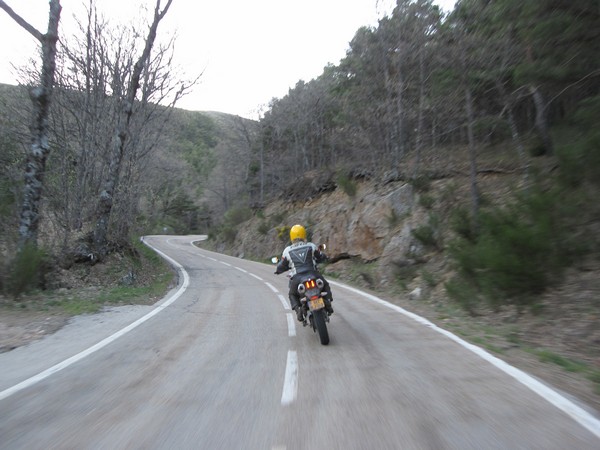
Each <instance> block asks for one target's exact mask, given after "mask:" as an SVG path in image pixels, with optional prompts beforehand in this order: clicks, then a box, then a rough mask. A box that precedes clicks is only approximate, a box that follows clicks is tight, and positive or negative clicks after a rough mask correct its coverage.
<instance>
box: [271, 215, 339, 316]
mask: <svg viewBox="0 0 600 450" xmlns="http://www.w3.org/2000/svg"><path fill="white" fill-rule="evenodd" d="M290 240H291V241H292V245H289V246H287V247H286V248H285V250H284V251H283V255H282V257H281V261H279V264H277V270H276V271H275V273H276V274H280V273H283V272H285V271H286V270H290V271H291V274H292V277H291V278H290V285H289V289H290V292H289V297H290V305H291V307H292V309H293V310H294V311H296V317H297V318H298V321H299V322H303V321H304V314H303V312H302V308H301V305H300V296H299V295H298V285H299V284H300V279H301V278H302V277H300V276H299V275H303V274H307V273H311V272H312V273H315V274H316V275H317V276H319V277H320V278H321V279H322V280H323V283H324V287H323V289H324V290H325V291H326V292H327V296H326V297H325V310H326V311H327V312H328V313H329V314H333V308H332V307H331V302H332V301H333V296H332V295H331V288H330V287H329V283H328V282H327V280H326V279H325V278H324V277H323V275H321V274H320V273H319V272H318V270H317V263H320V262H323V261H325V260H326V259H327V256H326V255H325V254H324V253H323V252H322V251H321V250H322V248H321V247H320V246H319V247H317V246H316V245H315V244H313V243H312V242H307V241H306V229H305V228H304V227H303V226H302V225H294V226H293V227H292V228H291V229H290Z"/></svg>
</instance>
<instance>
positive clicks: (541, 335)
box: [207, 146, 600, 410]
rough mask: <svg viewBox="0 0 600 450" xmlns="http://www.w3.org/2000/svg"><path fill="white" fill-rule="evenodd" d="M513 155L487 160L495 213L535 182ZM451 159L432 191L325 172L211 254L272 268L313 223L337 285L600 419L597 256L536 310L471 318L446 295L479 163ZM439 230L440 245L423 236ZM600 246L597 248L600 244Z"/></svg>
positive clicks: (594, 216) (488, 308) (488, 309)
mask: <svg viewBox="0 0 600 450" xmlns="http://www.w3.org/2000/svg"><path fill="white" fill-rule="evenodd" d="M512 152H513V150H512V149H511V148H510V146H506V147H502V146H495V147H488V148H484V149H482V151H480V153H479V155H478V156H479V163H480V164H479V175H478V186H479V188H480V190H481V193H482V197H483V198H485V199H486V202H487V203H489V204H490V205H495V206H499V205H502V204H506V203H508V202H509V201H510V200H511V198H512V196H513V194H512V193H513V192H514V191H515V187H516V186H520V185H521V186H522V185H523V183H524V174H525V171H524V170H523V168H521V167H519V166H518V164H516V163H515V158H514V157H513V155H512ZM449 155H451V156H449V157H448V158H440V157H439V155H437V154H436V153H435V152H432V153H430V154H429V155H428V156H429V157H428V158H426V160H427V168H428V169H427V173H428V174H429V181H428V183H427V185H426V186H423V185H415V183H414V182H413V183H412V184H411V183H409V182H407V181H404V180H402V179H401V178H402V173H400V174H395V177H393V176H391V174H390V175H389V177H388V179H385V177H381V178H379V179H375V178H369V177H368V176H365V175H364V174H363V176H361V177H360V178H359V179H353V180H351V182H349V181H348V180H345V181H344V182H343V183H341V182H340V181H339V177H338V181H337V182H336V181H335V176H334V175H332V174H330V173H329V174H328V173H326V172H321V173H316V172H315V173H309V174H305V176H304V177H303V178H302V179H301V180H300V181H299V183H298V184H294V185H293V187H290V189H288V190H287V191H286V190H284V192H282V194H281V196H280V198H279V199H278V200H277V201H275V202H273V203H271V204H269V205H268V206H267V207H266V208H265V209H264V210H263V211H261V212H259V213H258V214H255V215H254V217H253V218H252V219H250V220H248V221H245V222H241V223H239V224H238V225H237V226H236V230H237V234H236V235H235V237H233V238H229V240H228V241H225V240H222V239H218V238H215V239H213V240H212V241H211V242H209V243H208V244H207V245H209V246H210V248H213V249H215V250H218V251H221V252H226V253H229V254H231V255H234V256H238V257H244V258H251V259H258V260H267V259H268V258H269V257H270V256H272V255H276V254H279V253H280V252H281V251H282V249H283V247H284V246H285V245H286V242H287V230H288V229H289V227H290V226H291V225H293V224H294V223H302V224H305V225H307V226H308V230H309V233H310V235H311V239H312V240H313V241H314V242H317V243H326V244H327V247H328V250H327V252H328V254H329V256H330V258H331V260H332V261H335V262H332V263H330V264H327V265H326V266H325V267H324V273H325V274H326V275H327V276H329V277H331V278H333V279H338V280H341V281H347V282H349V283H352V284H354V285H358V286H361V287H363V288H364V289H366V290H368V291H370V292H373V293H376V294H377V295H379V296H382V297H383V298H385V299H387V300H389V301H391V302H393V303H395V304H398V305H400V306H402V307H404V308H406V309H407V310H409V311H413V312H416V313H418V314H421V315H423V316H425V317H426V318H428V319H429V320H431V321H432V322H434V323H436V324H437V325H439V326H441V327H443V328H445V329H448V330H450V331H452V332H454V333H456V334H458V335H459V336H461V337H463V338H464V339H466V340H468V341H470V342H472V343H474V344H476V345H479V346H481V347H483V348H484V349H486V350H488V351H490V352H491V353H492V354H494V355H496V356H498V357H500V358H502V359H504V360H506V361H507V362H509V363H511V364H514V365H516V366H517V367H520V368H522V369H523V370H525V371H527V372H529V373H531V374H533V375H535V376H537V377H539V378H540V379H542V380H545V381H547V382H548V383H550V384H552V385H553V386H555V387H557V388H559V389H562V390H564V391H566V392H569V393H571V394H573V395H575V396H576V397H578V398H580V399H582V400H584V401H585V402H586V403H587V404H588V405H590V406H592V407H594V408H595V409H597V410H600V325H599V322H598V312H599V306H600V305H599V304H598V299H599V298H600V297H599V294H600V277H598V274H599V271H600V263H599V261H600V258H599V253H598V252H597V248H598V247H597V245H596V244H594V246H593V248H594V250H593V251H591V252H588V253H586V254H585V255H584V256H582V257H581V258H580V259H578V260H576V261H575V262H574V264H572V265H570V266H569V267H568V268H566V269H565V271H564V272H563V273H562V275H561V276H560V277H559V278H557V279H556V280H555V281H553V282H552V283H551V285H550V286H549V287H548V288H547V289H545V290H544V291H543V292H541V293H539V294H537V296H536V298H535V299H534V301H532V302H531V306H530V307H526V308H520V307H518V306H517V305H515V304H504V305H499V306H496V307H493V306H492V305H490V304H488V303H486V302H480V303H477V304H476V305H474V306H473V307H472V308H471V311H470V314H469V312H468V310H467V309H465V308H464V305H463V306H461V304H460V302H458V301H456V300H454V299H451V298H449V296H448V292H447V283H448V282H449V281H450V280H452V279H453V277H454V276H455V275H456V272H457V268H456V263H455V261H453V259H452V257H451V255H450V254H449V251H448V248H449V247H450V246H451V245H452V242H453V239H455V233H454V232H453V230H452V229H451V228H452V227H451V217H452V212H453V211H456V210H457V209H460V208H461V207H462V206H464V205H468V203H469V195H470V183H469V177H468V165H467V163H466V161H467V160H468V158H465V157H464V155H462V154H461V151H460V150H459V149H456V151H455V152H453V153H450V154H449ZM408 167H410V164H407V165H406V166H405V169H407V168H408ZM555 168H556V159H555V158H550V157H543V158H534V159H532V166H531V168H530V171H531V172H536V173H538V174H540V175H541V176H549V174H550V173H552V172H553V171H554V170H555ZM349 183H350V184H349ZM350 186H352V188H350ZM565 199H566V198H565ZM581 206H582V208H583V209H584V210H585V211H586V213H582V216H581V217H579V219H580V220H578V221H577V222H578V223H579V225H580V226H579V228H572V229H571V237H570V238H569V241H570V242H572V240H571V238H572V237H574V236H580V235H581V234H582V233H586V231H585V230H587V232H591V231H592V230H597V228H598V225H599V224H600V221H599V219H600V216H599V215H598V207H597V206H596V205H595V204H593V203H591V202H590V203H587V204H586V205H585V206H583V205H581ZM584 216H585V217H584ZM432 218H435V221H434V222H432ZM432 225H433V229H432V231H433V234H432V236H433V237H434V238H433V240H427V238H425V237H423V236H421V235H419V234H418V233H415V230H417V231H418V230H424V229H427V228H426V227H429V226H432ZM595 236H596V237H594V238H592V239H591V241H590V242H593V243H596V242H597V234H596V235H595ZM334 294H335V292H334ZM464 294H465V295H469V294H468V293H467V292H465V293H464ZM337 295H338V296H340V295H342V294H341V293H340V292H338V293H337ZM472 300H473V301H475V299H472ZM342 305H343V304H342ZM341 307H343V306H340V308H341Z"/></svg>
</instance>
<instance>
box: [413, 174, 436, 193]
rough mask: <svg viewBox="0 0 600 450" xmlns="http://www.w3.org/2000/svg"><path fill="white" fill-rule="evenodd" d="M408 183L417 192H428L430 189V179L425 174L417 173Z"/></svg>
mask: <svg viewBox="0 0 600 450" xmlns="http://www.w3.org/2000/svg"><path fill="white" fill-rule="evenodd" d="M409 183H410V184H411V186H412V187H413V188H415V190H416V191H417V192H429V190H430V189H431V179H430V178H429V177H428V176H426V175H417V176H416V177H413V178H411V179H410V181H409Z"/></svg>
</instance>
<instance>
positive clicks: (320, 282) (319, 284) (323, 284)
mask: <svg viewBox="0 0 600 450" xmlns="http://www.w3.org/2000/svg"><path fill="white" fill-rule="evenodd" d="M323 286H325V283H324V282H323V280H321V279H320V278H318V279H317V287H318V288H319V289H323Z"/></svg>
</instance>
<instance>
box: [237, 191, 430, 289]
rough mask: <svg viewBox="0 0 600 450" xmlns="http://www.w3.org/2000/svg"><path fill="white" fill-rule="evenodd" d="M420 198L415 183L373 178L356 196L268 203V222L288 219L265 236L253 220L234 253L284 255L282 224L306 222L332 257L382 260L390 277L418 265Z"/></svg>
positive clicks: (338, 194) (311, 234)
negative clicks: (415, 232)
mask: <svg viewBox="0 0 600 450" xmlns="http://www.w3.org/2000/svg"><path fill="white" fill-rule="evenodd" d="M415 197H416V196H415V193H414V191H413V188H412V186H410V185H409V184H405V183H389V184H383V185H378V184H377V183H374V182H367V183H361V184H359V185H358V189H357V192H356V194H355V195H354V196H353V197H350V196H348V195H347V194H346V193H344V192H343V191H342V190H341V189H339V188H338V189H336V190H334V191H332V192H325V193H323V194H322V195H321V196H320V197H319V198H318V199H313V198H310V199H308V200H304V201H296V202H293V203H292V202H288V203H286V202H283V201H278V202H275V203H272V204H270V205H269V206H268V208H267V210H266V211H265V219H264V220H266V221H267V222H268V221H269V218H271V217H277V216H279V217H284V219H283V222H282V223H278V224H274V223H270V225H271V226H272V227H273V228H271V229H270V230H269V232H268V233H267V234H266V235H260V234H259V233H258V231H257V230H258V223H259V221H258V219H253V220H252V221H251V222H250V223H249V224H248V225H245V226H244V227H243V229H244V230H243V231H240V232H239V233H238V236H237V239H236V243H235V247H234V249H233V253H234V254H235V255H237V256H240V255H242V254H243V255H245V256H246V257H257V258H265V257H268V256H271V255H276V254H279V253H281V251H282V250H283V248H284V247H285V245H287V239H288V235H287V233H283V234H282V238H278V231H277V230H276V227H279V226H287V227H291V226H292V225H294V224H295V223H301V224H303V225H305V226H306V227H307V230H308V232H309V238H310V239H311V240H312V241H313V242H315V243H326V244H327V253H328V255H329V256H330V257H334V258H335V257H336V256H338V255H341V254H343V255H344V256H347V257H352V258H357V259H360V260H361V261H364V262H377V264H378V265H379V270H378V272H379V273H380V275H381V277H383V278H387V277H389V276H390V275H391V274H392V272H393V270H394V268H395V267H399V266H402V265H407V264H414V258H415V255H418V254H419V253H420V252H422V246H421V245H419V243H418V242H417V241H416V239H415V238H414V237H413V236H412V233H411V230H412V229H413V228H414V227H415V226H418V224H420V223H422V222H423V221H424V220H425V219H424V216H425V214H424V212H423V211H421V208H419V207H416V203H415ZM253 222H255V223H253Z"/></svg>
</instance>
